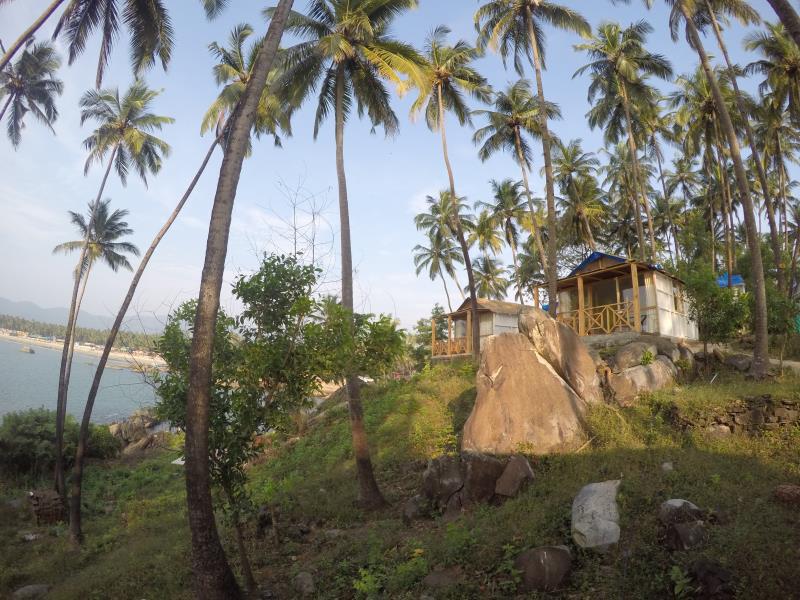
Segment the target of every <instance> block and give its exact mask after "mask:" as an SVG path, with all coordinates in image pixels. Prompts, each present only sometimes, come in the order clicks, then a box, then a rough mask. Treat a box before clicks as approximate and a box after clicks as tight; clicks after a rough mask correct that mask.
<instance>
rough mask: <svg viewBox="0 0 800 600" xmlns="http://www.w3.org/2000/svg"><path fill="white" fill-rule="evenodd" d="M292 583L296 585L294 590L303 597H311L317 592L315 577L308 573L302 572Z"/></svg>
mask: <svg viewBox="0 0 800 600" xmlns="http://www.w3.org/2000/svg"><path fill="white" fill-rule="evenodd" d="M292 583H293V584H294V589H295V590H296V591H297V592H298V593H299V594H300V595H301V596H311V595H312V594H313V593H314V592H315V591H316V590H317V588H316V586H315V585H314V576H313V575H312V574H311V573H309V572H308V571H300V572H299V573H298V574H297V575H295V576H294V580H293V581H292Z"/></svg>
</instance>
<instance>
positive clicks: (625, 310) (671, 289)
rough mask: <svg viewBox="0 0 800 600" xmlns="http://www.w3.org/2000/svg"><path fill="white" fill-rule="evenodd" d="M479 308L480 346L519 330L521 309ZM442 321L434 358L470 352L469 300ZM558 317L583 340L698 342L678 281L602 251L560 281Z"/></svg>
mask: <svg viewBox="0 0 800 600" xmlns="http://www.w3.org/2000/svg"><path fill="white" fill-rule="evenodd" d="M633 282H636V285H633ZM540 287H542V288H544V287H545V286H544V285H542V286H540ZM533 297H534V305H535V306H536V307H537V308H545V309H546V308H547V307H539V288H534V290H533ZM478 306H479V308H478V317H479V319H480V332H481V345H483V341H484V339H486V338H487V337H489V336H490V335H495V334H499V333H504V332H507V331H517V330H518V322H519V314H520V312H521V311H522V310H523V309H524V308H525V307H524V306H523V305H522V304H516V303H513V302H501V301H498V300H486V299H483V298H479V299H478ZM441 318H444V319H447V332H446V335H445V339H437V337H436V321H435V320H434V321H433V322H432V337H433V339H432V349H433V350H432V354H433V357H434V358H436V357H441V358H444V357H451V356H459V355H468V354H471V353H472V336H471V335H469V332H470V331H471V326H472V320H471V319H472V311H471V310H470V303H469V299H467V300H465V301H464V302H463V303H462V304H461V306H459V307H458V309H457V310H455V311H454V312H452V313H450V314H448V315H445V316H444V317H441ZM556 318H557V319H558V320H559V321H561V322H562V323H564V324H566V325H568V326H569V327H571V328H572V329H573V330H574V331H575V333H577V334H578V335H581V336H585V335H613V334H617V333H624V332H637V333H651V334H655V335H662V336H666V337H670V338H677V339H687V340H696V339H697V325H696V324H695V323H694V321H692V320H691V319H690V318H689V316H688V314H687V311H686V302H685V298H684V285H683V282H682V281H681V280H680V279H678V278H677V277H674V276H672V275H670V274H669V273H667V272H666V271H664V270H663V269H662V268H661V267H659V266H658V265H650V264H647V263H643V262H639V261H634V260H627V259H625V258H622V257H620V256H613V255H611V254H604V253H602V252H593V253H592V254H591V255H590V256H589V257H588V258H587V259H586V260H584V261H583V262H582V263H581V264H579V265H578V266H577V267H575V268H574V269H573V270H572V271H571V272H570V274H569V275H567V276H566V277H564V278H563V279H559V281H558V310H557V314H556Z"/></svg>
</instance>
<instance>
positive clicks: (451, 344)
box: [447, 315, 453, 355]
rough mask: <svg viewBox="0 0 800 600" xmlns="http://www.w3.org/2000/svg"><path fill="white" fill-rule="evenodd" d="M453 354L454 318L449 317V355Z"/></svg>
mask: <svg viewBox="0 0 800 600" xmlns="http://www.w3.org/2000/svg"><path fill="white" fill-rule="evenodd" d="M452 353H453V317H451V316H450V315H447V354H448V355H450V354H452Z"/></svg>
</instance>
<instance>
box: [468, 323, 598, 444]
mask: <svg viewBox="0 0 800 600" xmlns="http://www.w3.org/2000/svg"><path fill="white" fill-rule="evenodd" d="M477 388H478V397H477V399H476V401H475V405H474V406H473V408H472V412H471V413H470V416H469V418H468V419H467V422H466V424H465V425H464V433H463V441H462V447H463V449H464V450H466V451H471V452H481V453H487V454H513V453H514V452H516V451H517V450H518V448H519V447H520V446H525V447H527V448H530V449H531V452H532V453H534V454H545V453H551V452H563V451H568V450H572V449H575V448H577V447H579V446H580V445H581V444H582V443H583V440H584V439H585V433H584V429H583V414H584V412H585V410H586V403H585V402H584V401H583V400H582V399H581V398H580V397H579V396H578V395H577V394H576V393H575V392H574V391H573V389H572V388H571V387H570V386H569V385H568V384H567V383H566V382H565V381H564V380H563V379H562V378H561V377H560V376H559V375H558V373H557V372H556V371H555V369H554V368H553V367H552V366H551V365H550V363H548V362H547V361H546V360H545V359H544V358H543V357H542V356H541V355H540V354H539V353H538V352H537V351H536V350H535V349H534V347H533V345H532V344H531V342H530V340H528V339H527V338H526V337H525V336H524V335H522V334H519V333H504V334H501V335H495V336H491V337H489V338H488V339H486V342H485V345H484V348H483V352H482V354H481V366H480V369H479V371H478V375H477Z"/></svg>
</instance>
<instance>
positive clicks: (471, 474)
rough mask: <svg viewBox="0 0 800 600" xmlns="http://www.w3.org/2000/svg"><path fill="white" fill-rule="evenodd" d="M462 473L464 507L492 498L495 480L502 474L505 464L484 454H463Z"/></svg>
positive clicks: (495, 484)
mask: <svg viewBox="0 0 800 600" xmlns="http://www.w3.org/2000/svg"><path fill="white" fill-rule="evenodd" d="M461 464H462V465H463V472H464V489H463V491H462V496H463V499H464V505H465V506H469V505H471V504H478V503H481V502H489V501H490V500H491V499H492V498H493V497H494V490H495V487H496V486H497V480H498V479H500V476H501V475H502V474H503V470H504V469H505V463H504V462H503V461H502V460H500V459H497V458H495V457H494V456H486V455H485V454H472V453H468V454H464V455H463V456H462V457H461Z"/></svg>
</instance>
